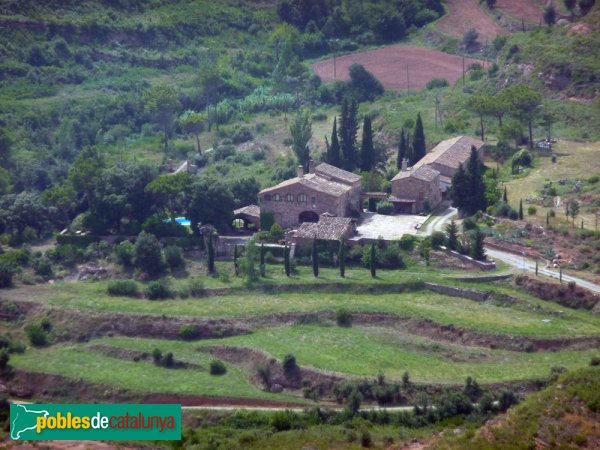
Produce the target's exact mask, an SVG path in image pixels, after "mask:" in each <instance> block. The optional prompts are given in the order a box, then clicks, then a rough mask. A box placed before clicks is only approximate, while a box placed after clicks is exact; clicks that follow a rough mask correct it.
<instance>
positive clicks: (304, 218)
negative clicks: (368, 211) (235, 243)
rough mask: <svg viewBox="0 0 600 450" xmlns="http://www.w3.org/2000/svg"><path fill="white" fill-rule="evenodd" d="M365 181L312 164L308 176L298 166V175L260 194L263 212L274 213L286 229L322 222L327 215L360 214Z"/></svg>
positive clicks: (333, 167)
mask: <svg viewBox="0 0 600 450" xmlns="http://www.w3.org/2000/svg"><path fill="white" fill-rule="evenodd" d="M361 181H362V179H361V177H360V176H359V175H356V174H354V173H351V172H347V171H345V170H342V169H339V168H337V167H335V166H332V165H329V164H326V163H322V164H319V165H318V166H316V167H315V164H314V162H313V161H310V163H309V170H308V173H306V174H305V173H304V171H303V169H302V166H298V176H296V177H294V178H291V179H289V180H286V181H283V182H282V183H279V184H278V185H276V186H273V187H271V188H268V189H263V190H262V191H261V192H260V193H259V198H260V213H261V214H264V213H272V214H273V218H274V220H275V223H278V224H279V225H281V226H282V227H284V228H292V227H296V226H297V225H298V224H301V223H304V222H313V223H315V222H319V218H320V216H321V215H322V214H325V213H327V214H328V215H329V216H334V217H347V216H350V215H351V214H352V213H353V211H360V193H361Z"/></svg>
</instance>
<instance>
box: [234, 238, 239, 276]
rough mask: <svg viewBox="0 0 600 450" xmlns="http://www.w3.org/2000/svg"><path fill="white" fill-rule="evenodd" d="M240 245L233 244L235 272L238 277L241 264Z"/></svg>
mask: <svg viewBox="0 0 600 450" xmlns="http://www.w3.org/2000/svg"><path fill="white" fill-rule="evenodd" d="M238 257H239V255H238V246H237V244H235V245H234V246H233V273H234V274H235V276H236V277H237V276H238V275H239V264H238Z"/></svg>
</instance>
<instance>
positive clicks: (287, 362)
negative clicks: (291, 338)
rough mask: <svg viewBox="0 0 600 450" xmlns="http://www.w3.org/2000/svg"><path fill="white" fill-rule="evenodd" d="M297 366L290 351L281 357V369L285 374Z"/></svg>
mask: <svg viewBox="0 0 600 450" xmlns="http://www.w3.org/2000/svg"><path fill="white" fill-rule="evenodd" d="M297 368H298V365H297V364H296V357H295V356H294V355H292V354H291V353H288V354H287V355H285V356H284V357H283V370H284V371H285V373H286V374H290V373H292V372H294V371H295V370H296V369H297Z"/></svg>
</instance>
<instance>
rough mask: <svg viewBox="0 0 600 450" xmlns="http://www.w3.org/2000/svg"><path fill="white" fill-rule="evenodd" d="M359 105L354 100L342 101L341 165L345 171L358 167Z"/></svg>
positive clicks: (340, 131)
mask: <svg viewBox="0 0 600 450" xmlns="http://www.w3.org/2000/svg"><path fill="white" fill-rule="evenodd" d="M357 113H358V105H357V104H356V100H354V98H348V97H346V98H344V100H343V101H342V114H341V116H340V129H339V131H338V135H339V138H340V148H341V150H342V154H341V159H342V161H341V163H342V164H341V165H342V168H343V169H345V170H349V171H352V170H354V169H355V168H356V167H357V166H358V161H357V160H358V156H357V154H356V135H357V133H358V121H357V120H358V119H357Z"/></svg>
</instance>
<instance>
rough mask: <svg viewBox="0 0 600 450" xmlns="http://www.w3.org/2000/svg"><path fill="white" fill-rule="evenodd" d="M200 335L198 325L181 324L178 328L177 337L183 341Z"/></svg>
mask: <svg viewBox="0 0 600 450" xmlns="http://www.w3.org/2000/svg"><path fill="white" fill-rule="evenodd" d="M199 335H200V333H199V330H198V327H197V326H196V325H191V324H190V325H182V326H181V328H179V337H180V338H181V339H183V340H184V341H191V340H192V339H196V338H197V337H198V336H199Z"/></svg>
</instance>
